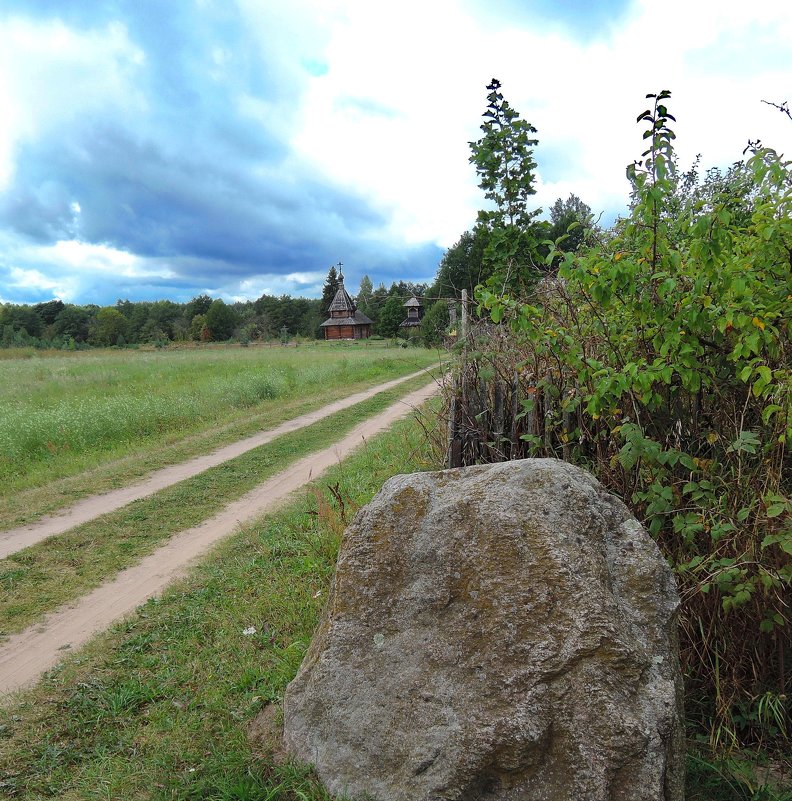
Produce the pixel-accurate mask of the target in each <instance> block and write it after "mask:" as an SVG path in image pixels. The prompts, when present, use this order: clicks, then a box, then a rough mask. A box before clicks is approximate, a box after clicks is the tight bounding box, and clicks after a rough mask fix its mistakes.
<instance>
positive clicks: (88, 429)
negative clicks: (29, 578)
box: [0, 346, 433, 482]
mask: <svg viewBox="0 0 792 801" xmlns="http://www.w3.org/2000/svg"><path fill="white" fill-rule="evenodd" d="M432 358H433V357H432V355H431V354H429V353H427V352H424V351H419V350H409V351H406V350H402V349H396V348H390V349H385V348H382V347H368V348H366V347H362V346H360V347H343V346H341V347H327V346H311V347H302V348H299V349H296V348H288V349H285V348H284V349H274V350H270V349H267V350H264V349H257V348H247V349H243V348H223V349H217V348H212V349H206V350H177V351H158V352H141V351H103V352H98V353H97V352H90V353H81V354H79V355H77V356H75V355H73V354H72V355H68V356H62V355H56V356H44V357H32V358H30V359H25V360H21V359H17V360H6V361H0V482H7V481H9V480H13V479H15V478H19V477H20V476H22V475H24V474H25V473H26V472H28V471H30V470H32V469H35V468H37V467H38V468H40V467H48V466H54V465H55V464H57V463H59V462H64V461H68V460H69V459H71V458H74V456H77V455H79V454H84V453H86V452H95V453H99V454H101V453H102V452H106V453H110V452H114V451H118V450H119V449H120V450H121V451H124V450H128V449H129V447H134V446H136V445H139V444H141V443H145V442H147V441H156V440H158V439H173V438H178V437H179V436H181V435H184V434H188V433H191V432H194V431H197V430H201V429H204V428H208V427H210V426H212V425H214V424H217V423H219V422H222V421H223V420H224V419H226V418H227V417H228V415H229V413H233V412H238V411H239V410H243V409H252V408H254V407H256V406H257V405H258V404H260V403H262V402H263V401H268V400H269V401H271V400H274V399H281V398H282V399H288V398H293V397H295V396H308V395H316V396H321V394H322V392H323V391H324V390H326V389H327V388H328V387H338V386H339V385H350V386H354V385H356V384H361V383H365V382H372V381H377V380H379V379H381V380H383V381H384V380H387V379H389V378H393V377H395V376H397V375H400V374H404V373H408V372H410V371H412V370H415V369H418V368H420V367H422V366H424V365H426V364H429V363H430V361H431V360H432Z"/></svg>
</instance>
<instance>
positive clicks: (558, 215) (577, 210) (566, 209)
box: [548, 195, 592, 253]
mask: <svg viewBox="0 0 792 801" xmlns="http://www.w3.org/2000/svg"><path fill="white" fill-rule="evenodd" d="M591 222H592V218H591V207H590V206H588V205H586V204H585V203H584V202H583V201H582V200H581V199H580V198H579V197H578V196H577V195H570V196H569V197H568V198H567V199H566V200H562V199H561V198H558V200H556V202H555V203H553V205H552V207H551V208H550V223H551V227H550V231H549V235H548V239H552V240H553V241H554V242H555V241H556V240H557V239H559V238H560V237H562V236H563V237H566V238H565V239H564V240H563V241H562V242H561V244H560V245H559V247H560V249H561V250H563V251H564V252H566V253H574V252H576V251H577V250H578V249H579V248H580V246H581V245H582V244H583V239H584V237H585V235H586V229H587V227H589V226H590V225H591ZM575 223H577V225H575ZM573 225H574V228H571V226H573ZM570 228H571V230H570Z"/></svg>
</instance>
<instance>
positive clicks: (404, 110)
mask: <svg viewBox="0 0 792 801" xmlns="http://www.w3.org/2000/svg"><path fill="white" fill-rule="evenodd" d="M790 41H792V6H790V4H788V3H787V2H785V1H784V2H772V0H770V1H769V2H764V3H761V4H758V3H757V4H753V6H751V5H746V4H739V5H738V4H737V3H733V2H718V3H715V2H710V0H700V1H699V2H697V3H690V2H686V3H683V2H681V0H668V1H667V2H664V3H662V4H659V3H656V2H653V1H650V0H641V2H628V1H627V0H608V1H607V2H599V3H592V2H577V1H575V2H566V3H561V2H554V1H553V0H533V1H531V0H502V1H501V2H497V3H494V2H492V1H491V0H489V2H485V0H433V1H432V2H426V0H422V2H418V0H403V2H401V3H399V4H380V3H372V2H370V0H291V2H289V3H282V2H277V3H276V2H271V1H270V0H267V1H266V2H265V1H264V0H168V2H162V1H161V0H112V2H109V1H107V0H102V1H101V2H100V1H99V0H96V1H95V2H94V1H92V0H70V2H63V0H10V1H9V0H4V2H3V4H2V6H0V43H2V47H0V119H2V120H3V125H2V126H0V302H31V303H35V302H38V301H40V300H46V299H49V298H51V297H60V298H62V299H63V300H65V301H69V302H75V303H98V304H110V303H114V302H115V300H116V299H118V298H129V299H131V300H144V299H160V298H170V299H173V300H177V301H185V300H188V299H189V298H191V297H193V296H194V295H196V294H199V293H201V292H209V293H210V294H212V295H213V296H215V297H216V296H222V297H224V298H225V299H226V300H233V299H245V298H251V299H252V298H256V297H258V296H259V295H261V294H262V293H263V292H267V293H269V294H281V293H285V292H287V293H290V294H293V295H306V296H317V295H318V294H320V292H321V286H322V283H323V280H324V277H325V276H326V274H327V269H328V267H329V266H330V265H331V264H333V263H336V262H338V261H339V260H342V261H343V262H344V264H345V273H346V275H347V278H348V282H347V283H348V286H349V287H350V289H351V290H353V291H354V289H355V288H356V286H357V282H358V281H359V279H360V277H361V276H362V275H363V274H368V275H369V276H371V278H372V279H373V280H374V282H375V283H379V282H380V281H382V282H384V283H386V284H390V282H391V281H394V280H400V279H405V280H413V281H429V280H431V279H432V278H433V277H434V274H435V271H436V268H437V263H438V261H439V259H440V257H441V256H442V253H443V251H444V249H445V248H446V247H448V246H450V245H451V244H453V242H454V241H455V240H456V239H457V238H458V237H459V235H460V234H461V233H462V232H463V231H464V230H466V229H467V228H469V227H470V226H471V225H472V224H473V222H474V220H475V215H476V210H477V209H478V208H479V207H480V206H481V204H482V196H481V193H480V191H479V190H478V188H477V187H476V179H475V174H474V172H473V169H472V168H471V166H470V165H469V164H468V156H469V151H468V144H467V143H468V142H469V141H470V140H471V139H475V138H477V136H478V133H479V132H478V125H479V124H480V115H481V113H482V111H483V110H484V103H485V99H484V98H485V94H486V93H485V85H486V84H487V83H488V81H489V80H490V79H491V78H492V77H498V78H499V79H500V80H501V82H502V84H503V90H504V93H505V94H506V97H507V98H508V99H509V101H510V102H511V104H512V105H513V106H514V107H515V108H517V109H518V110H519V111H520V112H521V113H522V115H523V116H524V117H525V118H526V119H528V120H530V121H531V122H532V123H533V124H534V125H535V126H536V127H537V128H538V130H539V133H538V138H539V140H540V142H539V146H538V148H537V151H536V158H537V161H538V163H539V171H538V175H539V181H538V193H537V205H542V206H544V207H545V208H547V207H549V206H550V205H551V204H552V202H553V201H554V200H555V198H557V197H566V196H568V195H569V193H570V192H574V193H575V194H577V195H579V196H580V197H581V198H582V199H583V200H585V201H586V202H587V203H588V204H589V205H590V206H592V208H593V209H594V210H595V211H596V212H598V213H599V212H602V213H603V215H604V217H603V218H604V219H605V220H610V219H612V218H613V216H614V215H615V214H617V213H618V212H619V211H621V210H623V209H624V207H625V204H626V198H627V191H628V187H627V183H626V181H625V179H624V166H625V164H626V163H627V162H629V161H630V160H632V159H633V158H635V157H637V156H638V154H639V153H640V151H641V140H640V130H639V128H638V126H636V125H635V117H636V116H637V114H638V113H639V112H640V111H642V110H643V106H644V100H643V98H644V95H645V94H646V93H647V92H650V91H659V90H660V89H663V88H669V89H671V90H672V92H673V98H672V101H671V103H670V108H671V111H672V113H674V114H675V116H676V117H677V119H678V120H679V122H678V125H677V134H678V137H679V139H678V143H679V153H680V159H681V162H682V164H683V165H685V164H687V163H689V162H690V161H691V160H692V158H693V157H694V156H695V154H696V153H702V154H703V164H704V166H705V167H706V166H710V165H725V164H728V163H730V162H731V161H734V160H736V159H738V158H739V157H740V154H741V152H742V149H743V147H744V146H745V144H746V141H747V139H748V138H749V137H750V138H753V139H756V138H761V139H762V140H763V141H764V142H765V143H767V144H771V145H773V146H775V147H777V148H778V149H780V150H786V151H787V152H788V151H789V145H790V141H792V123H790V121H789V120H786V119H785V118H783V117H782V115H780V114H778V112H776V111H775V110H773V109H772V108H770V107H768V106H765V105H762V104H761V102H760V101H761V100H762V99H769V100H775V101H777V102H780V101H782V100H792V48H790V47H789V42H790Z"/></svg>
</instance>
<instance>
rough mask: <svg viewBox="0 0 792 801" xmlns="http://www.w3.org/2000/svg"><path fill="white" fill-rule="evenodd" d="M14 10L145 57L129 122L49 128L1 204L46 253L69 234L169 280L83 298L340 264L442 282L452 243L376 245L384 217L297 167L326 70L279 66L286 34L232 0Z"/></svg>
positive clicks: (90, 283)
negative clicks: (115, 38)
mask: <svg viewBox="0 0 792 801" xmlns="http://www.w3.org/2000/svg"><path fill="white" fill-rule="evenodd" d="M12 5H13V4H12ZM15 8H16V11H17V13H18V14H20V15H24V16H27V17H30V18H33V19H35V20H39V21H40V20H51V19H53V18H55V17H57V18H58V19H60V20H61V21H62V22H63V23H65V24H66V25H68V26H70V27H71V28H73V29H77V30H97V29H102V27H103V26H106V25H110V24H113V23H118V22H120V23H121V24H123V26H124V27H125V29H126V32H127V37H128V39H129V41H130V42H131V44H132V45H134V46H135V47H137V48H139V49H140V50H141V51H142V53H143V55H144V58H143V59H142V60H141V63H140V64H139V66H138V67H136V71H135V77H134V85H133V88H134V91H135V93H136V94H137V95H139V96H136V97H132V96H131V94H130V98H129V104H128V109H126V111H127V112H128V113H125V114H122V115H119V114H118V113H117V111H113V110H110V109H107V110H106V111H103V110H102V109H101V108H100V109H93V110H92V111H91V113H90V114H87V115H85V116H80V115H77V116H76V118H75V119H74V120H73V121H72V122H71V124H70V125H69V126H68V127H67V128H65V129H64V128H58V129H56V128H54V127H51V128H47V127H45V128H44V129H43V131H42V133H41V134H40V135H39V136H37V137H36V138H34V139H31V140H27V141H23V142H22V143H21V145H20V146H19V147H18V151H17V156H16V161H15V170H14V173H13V180H12V182H11V184H10V185H9V186H8V187H7V188H6V190H5V192H4V193H2V194H0V227H2V228H3V229H5V230H6V231H7V232H14V233H16V234H19V235H21V236H23V237H25V238H26V239H28V240H30V241H32V242H33V243H36V244H37V245H42V246H46V245H52V244H54V243H55V242H57V241H58V240H63V239H71V238H77V239H80V240H81V241H84V242H88V243H101V244H105V245H109V246H111V247H113V248H115V249H118V250H122V251H127V252H129V253H133V254H135V255H137V256H140V257H144V258H146V259H150V260H154V262H153V263H155V264H160V265H163V266H165V265H167V269H168V271H169V273H170V277H166V278H162V279H161V280H159V279H155V278H151V277H147V278H145V279H141V281H140V282H139V283H137V284H136V283H134V282H132V281H130V279H121V278H119V277H115V276H107V281H106V282H104V283H102V282H101V281H99V280H92V279H90V278H86V279H85V280H84V281H82V284H81V285H82V287H83V290H82V291H84V292H94V293H100V292H105V293H109V294H110V295H113V296H116V295H120V294H121V292H120V290H122V289H128V291H127V292H125V293H124V294H125V295H127V296H129V297H131V298H133V299H134V298H138V297H140V298H142V297H145V296H151V294H152V293H154V294H156V293H158V292H159V293H160V295H159V296H163V295H164V294H165V292H166V291H167V292H170V293H173V294H177V295H182V296H183V295H187V296H189V295H190V293H191V292H193V291H195V292H197V291H198V289H199V288H201V287H206V286H217V287H222V286H230V285H231V284H232V283H233V282H234V281H235V280H237V281H242V280H244V279H246V278H249V277H252V276H255V275H259V274H270V275H285V274H289V273H294V272H301V271H302V272H305V271H317V270H319V271H326V270H327V267H328V266H329V265H330V264H332V263H334V262H336V261H338V259H339V258H343V259H345V260H346V261H347V262H348V263H352V262H357V263H358V264H361V265H362V264H364V263H365V264H367V265H368V267H367V268H363V269H361V270H360V271H359V272H360V274H362V273H363V272H366V270H367V269H368V271H370V272H375V271H377V272H379V271H380V270H383V271H387V272H389V273H391V274H393V275H394V278H395V279H396V280H398V279H400V278H404V277H405V275H404V273H402V272H400V270H402V269H407V268H411V269H412V268H413V265H418V269H420V270H421V271H423V273H422V274H427V275H431V274H433V273H434V270H435V268H436V265H437V260H438V258H439V255H440V251H439V249H438V248H434V247H430V248H422V249H419V250H417V251H414V250H410V249H407V250H406V251H400V250H398V249H393V250H391V251H389V250H388V249H387V248H384V247H383V246H379V247H377V246H374V245H372V244H371V243H373V242H376V241H377V237H376V232H377V231H378V230H379V229H381V228H384V227H385V226H386V224H387V219H386V217H385V216H384V214H383V213H382V212H378V211H376V210H374V209H372V207H371V205H370V202H369V201H368V200H366V199H364V198H363V197H360V196H358V195H356V194H355V193H354V192H352V191H349V190H347V189H346V188H344V187H343V186H339V185H336V184H333V183H331V182H329V181H327V180H323V179H322V178H321V177H320V176H318V175H316V174H313V173H311V172H309V170H308V168H307V167H304V166H303V165H301V164H300V163H298V162H295V161H294V158H293V156H292V155H291V154H290V147H289V142H288V140H287V137H288V133H289V131H290V123H291V119H292V115H293V114H294V113H295V107H296V104H295V103H294V102H293V100H294V97H295V96H296V95H297V94H298V93H299V92H300V91H301V89H302V81H304V80H306V79H307V77H308V76H309V73H314V74H315V73H316V68H313V69H306V67H305V64H306V63H314V62H310V61H309V62H306V59H305V58H304V57H300V56H299V55H298V54H295V57H294V59H293V60H292V61H291V62H290V61H289V59H288V58H286V59H284V58H283V53H282V52H281V53H279V54H278V56H277V57H276V56H275V54H274V51H275V48H276V45H277V31H276V30H273V31H272V33H271V37H272V42H273V52H272V53H270V51H269V49H268V47H267V32H266V31H265V32H264V34H263V39H262V38H261V35H259V36H258V38H257V37H256V36H254V34H253V33H252V32H251V31H250V30H248V27H247V26H246V24H245V20H244V19H243V18H242V17H241V16H240V14H239V12H238V11H237V10H235V6H234V5H233V4H231V3H217V4H207V5H206V6H205V7H203V8H199V7H197V6H196V5H195V4H194V3H192V2H190V3H188V2H177V1H175V0H174V2H168V3H167V4H163V3H161V2H153V1H152V0H149V1H148V2H141V0H134V2H124V1H123V0H118V1H117V2H113V3H65V4H64V3H61V2H43V0H39V1H38V2H33V3H30V2H24V3H17V4H16V5H15ZM1 15H2V12H0V16H1ZM230 42H231V43H233V44H232V45H229V44H228V43H230ZM316 63H318V62H316ZM141 98H142V99H141ZM120 100H121V105H122V106H124V98H121V99H120ZM116 101H118V98H116ZM45 266H46V265H42V269H44V267H45ZM80 300H82V301H84V302H86V301H94V302H107V300H108V298H107V297H102V298H98V297H81V298H80Z"/></svg>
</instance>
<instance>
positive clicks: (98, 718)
mask: <svg viewBox="0 0 792 801" xmlns="http://www.w3.org/2000/svg"><path fill="white" fill-rule="evenodd" d="M432 459H433V457H432V454H431V451H430V449H429V447H428V445H427V442H426V438H425V435H424V431H423V428H422V426H421V425H419V424H417V423H416V422H415V421H414V420H413V419H408V420H405V421H402V422H401V423H398V424H397V425H396V426H394V427H393V428H392V429H391V430H390V431H389V432H387V433H386V434H383V435H380V436H378V437H376V438H374V439H373V440H371V441H370V442H369V443H367V445H366V446H365V447H364V448H363V449H361V450H360V451H358V452H356V453H355V454H354V455H353V456H351V457H350V458H349V459H347V460H345V461H344V462H343V463H342V464H341V465H338V466H336V467H334V468H332V469H331V470H330V471H329V472H328V473H327V474H326V475H325V477H324V478H323V479H322V480H321V482H320V483H319V484H318V485H314V486H312V487H310V488H308V489H307V490H306V491H303V492H301V493H299V494H298V495H297V497H296V500H295V501H294V502H293V503H292V504H290V505H289V506H288V507H285V508H283V509H282V510H281V511H279V512H278V513H276V514H274V515H271V516H268V517H266V518H264V519H263V520H262V521H260V522H259V523H257V524H256V525H252V526H249V527H248V528H246V529H245V530H243V531H242V532H240V533H239V534H236V535H234V536H233V537H231V538H229V539H228V540H226V541H225V542H224V543H222V544H221V545H220V546H219V547H218V548H216V549H215V550H214V551H213V552H212V553H211V554H210V555H209V556H208V557H207V558H206V559H205V560H204V561H203V562H202V563H201V564H200V565H199V566H197V567H196V568H195V569H194V570H193V571H192V573H191V575H190V577H189V578H187V579H185V580H184V581H181V582H179V583H178V584H176V585H174V586H172V587H171V588H170V589H169V590H168V591H166V592H165V593H164V595H163V596H162V598H161V599H159V600H152V601H149V602H148V603H147V604H145V605H144V606H142V607H141V608H140V609H139V610H138V612H137V614H136V615H134V616H133V617H131V618H130V619H128V620H127V621H126V622H124V623H123V624H120V625H118V626H115V627H114V628H113V629H112V630H111V631H110V632H108V633H106V634H104V635H101V636H99V637H97V638H96V639H94V640H93V641H92V642H91V643H90V644H89V645H88V646H87V647H86V648H84V649H83V650H81V651H80V652H78V653H76V654H74V655H72V656H70V657H69V658H68V659H67V661H66V662H65V663H64V664H63V665H62V666H61V667H59V668H58V669H56V670H55V671H53V672H52V673H51V674H49V676H48V677H47V678H46V679H45V680H44V681H43V682H41V683H40V684H39V685H38V686H37V687H36V688H34V689H32V690H30V691H28V692H26V693H24V694H23V695H22V696H21V697H20V698H19V699H18V700H17V701H16V702H15V703H14V704H13V705H12V706H10V707H6V708H4V709H3V710H2V711H1V712H0V796H2V795H3V794H5V797H8V798H13V799H28V800H30V799H41V798H59V799H62V800H63V801H76V800H77V799H81V800H82V799H125V800H129V799H143V798H146V799H152V800H153V801H162V800H164V799H202V800H203V799H205V800H206V801H231V799H236V801H243V800H244V799H248V800H249V801H253V800H256V801H263V799H283V800H284V801H286V799H303V800H304V801H305V800H306V799H308V800H309V801H317V800H318V799H327V796H326V794H325V793H324V792H323V790H322V789H321V788H320V787H319V786H318V784H317V783H316V782H315V781H314V779H313V778H312V777H311V775H310V774H308V773H306V772H305V771H304V770H301V769H299V768H297V767H295V766H292V765H283V766H277V765H275V764H274V763H273V761H272V760H271V759H270V758H269V757H268V756H267V755H266V754H265V753H263V752H259V751H258V749H257V745H256V743H255V742H254V741H252V740H251V738H250V737H249V735H248V729H249V723H250V721H251V720H252V719H253V718H254V717H255V715H256V714H257V713H258V712H259V711H260V710H261V709H262V707H264V706H265V705H266V704H267V703H269V702H270V701H277V700H279V699H280V698H281V695H282V693H283V690H284V688H285V686H286V684H287V683H288V681H290V680H291V678H292V677H293V675H294V673H295V672H296V670H297V667H298V666H299V663H300V661H301V659H302V656H303V654H304V652H305V649H306V648H307V645H308V643H309V641H310V638H311V635H312V632H313V629H314V626H315V625H316V622H317V619H318V615H319V612H320V610H321V607H322V605H323V602H324V599H325V597H326V594H327V589H328V586H329V582H330V578H331V575H332V570H333V566H334V563H335V557H336V553H337V548H338V543H339V539H340V534H341V531H342V529H343V527H344V521H345V519H347V518H348V517H349V516H350V515H351V513H352V512H353V511H354V509H355V508H357V507H358V506H360V505H362V504H364V503H366V502H367V501H368V500H369V499H370V498H371V496H372V495H373V494H374V493H375V492H376V491H377V490H378V489H379V487H380V486H381V485H382V482H383V481H384V480H385V479H386V478H388V477H389V476H391V475H393V474H395V473H398V472H405V471H413V470H420V469H424V468H426V467H434V466H435V465H434V462H433V460H432ZM327 487H332V488H333V491H332V492H330V491H328V490H327V489H326V488H327ZM339 500H341V501H342V504H339ZM252 629H255V633H251V630H252ZM246 632H248V633H246Z"/></svg>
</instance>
